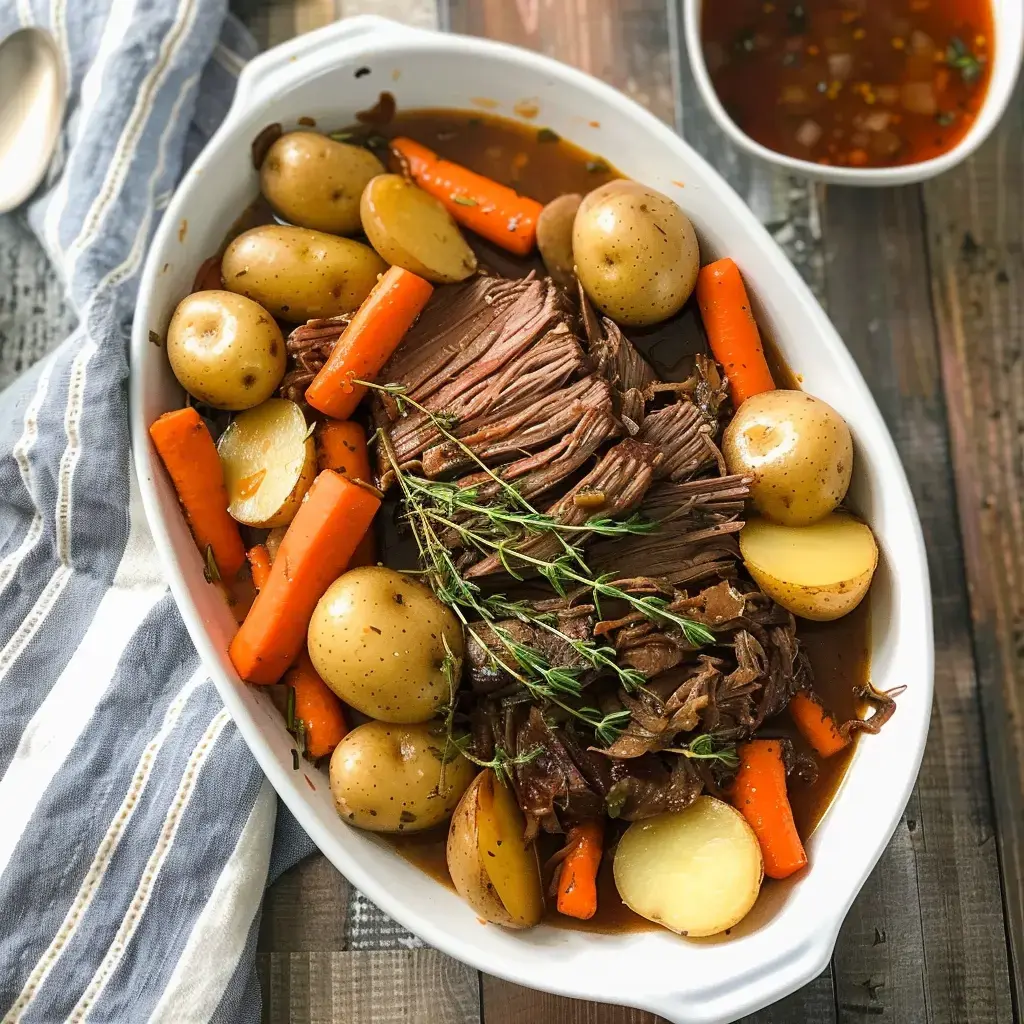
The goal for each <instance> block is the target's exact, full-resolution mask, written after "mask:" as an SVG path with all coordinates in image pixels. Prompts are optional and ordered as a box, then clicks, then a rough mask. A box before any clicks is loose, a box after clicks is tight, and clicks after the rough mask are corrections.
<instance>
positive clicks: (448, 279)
mask: <svg viewBox="0 0 1024 1024" xmlns="http://www.w3.org/2000/svg"><path fill="white" fill-rule="evenodd" d="M359 214H360V217H361V218H362V222H363V231H365V232H366V237H367V238H368V239H369V240H370V244H371V245H372V246H373V247H374V249H376V250H377V252H378V253H379V254H380V255H381V256H382V257H383V258H384V259H385V260H387V261H388V263H390V264H391V265H392V266H395V267H401V268H402V269H403V270H410V271H412V273H414V274H419V276H420V277H424V278H426V279H427V280H428V281H434V282H435V283H436V284H450V283H452V282H454V281H464V280H465V279H466V278H467V277H469V275H470V274H472V273H473V271H474V270H476V256H475V255H474V254H473V250H472V249H470V247H469V245H467V243H466V240H465V239H464V238H463V237H462V233H461V232H460V231H459V227H458V225H457V224H456V223H455V220H454V218H453V217H452V215H451V214H450V213H449V212H448V211H447V210H446V209H445V208H444V205H443V204H442V203H441V201H440V200H439V199H435V198H434V197H433V196H432V195H430V194H429V193H427V192H424V191H423V189H421V188H418V187H417V186H416V185H414V184H413V183H412V182H411V181H406V179H405V178H403V177H402V176H401V175H400V174H380V175H378V176H377V177H376V178H374V179H373V180H372V181H370V183H369V184H368V185H367V186H366V188H365V189H363V197H362V199H361V200H360V203H359Z"/></svg>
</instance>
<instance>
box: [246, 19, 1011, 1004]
mask: <svg viewBox="0 0 1024 1024" xmlns="http://www.w3.org/2000/svg"><path fill="white" fill-rule="evenodd" d="M719 2H721V3H726V2H729V0H719ZM236 9H237V10H238V12H239V13H240V14H241V15H242V17H243V18H244V19H245V20H246V21H247V23H248V24H249V25H250V26H251V27H252V29H253V31H254V32H255V33H256V34H257V36H258V37H259V39H260V41H261V43H263V44H272V43H275V42H279V41H281V40H282V39H285V38H288V37H289V36H291V35H294V34H295V33H299V32H304V31H307V30H309V29H311V28H315V27H317V26H319V25H321V24H325V23H327V22H329V21H331V20H333V19H334V18H337V17H341V16H345V15H351V14H356V13H366V12H372V13H379V14H384V15H387V16H390V17H393V18H396V19H398V20H402V21H407V22H410V23H414V24H417V25H423V26H429V27H435V26H436V27H440V28H444V29H449V30H451V31H456V32H464V33H469V34H471V35H480V36H488V37H491V38H495V39H502V40H506V41H509V42H514V43H518V44H520V45H522V46H525V47H529V48H532V49H537V50H541V51H543V52H544V53H547V54H550V55H551V56H554V57H557V58H558V59H560V60H563V61H566V62H568V63H570V64H575V65H577V66H579V67H581V68H584V69H585V70H587V71H589V72H591V73H592V74H594V75H597V76H598V77H600V78H603V79H604V80H606V81H608V82H611V83H612V84H613V85H615V86H617V87H618V88H620V89H622V90H624V91H625V92H626V93H628V94H629V95H630V96H632V97H634V98H635V99H637V100H638V101H639V102H640V103H643V104H644V105H645V106H647V107H649V108H650V109H651V110H652V111H654V113H655V114H657V115H658V116H659V117H661V118H662V119H663V120H665V121H666V122H668V123H669V124H671V125H674V126H675V127H676V128H677V129H678V130H679V131H680V132H682V133H683V134H684V135H685V136H686V138H687V139H689V141H690V142H691V143H692V144H693V145H695V146H696V147H697V148H698V149H699V150H700V151H701V152H702V153H703V154H704V155H705V156H707V157H708V158H709V159H710V160H711V162H712V163H713V164H714V165H715V166H716V167H717V168H718V169H719V170H720V171H721V172H722V173H723V174H724V175H726V177H728V178H729V179H730V181H731V182H732V183H733V184H734V185H735V187H736V188H737V189H738V191H739V192H740V194H741V195H743V196H744V197H745V198H746V199H747V201H748V202H749V204H750V205H751V207H752V208H753V209H754V211H755V213H756V214H757V215H758V216H759V217H760V218H761V219H762V220H763V221H764V222H765V223H766V224H767V225H768V227H769V228H770V230H771V231H772V233H773V234H774V236H775V237H776V239H777V240H778V241H779V243H780V244H781V245H782V246H783V248H784V249H785V250H786V252H787V254H788V255H789V256H790V258H791V259H792V260H793V262H794V263H795V264H796V265H797V267H798V268H799V270H800V272H801V273H802V274H803V276H804V277H805V278H806V280H807V282H808V283H809V284H810V286H811V287H812V288H813V290H814V292H815V293H816V294H817V295H818V297H819V298H820V299H821V301H822V302H823V304H824V305H825V307H826V308H827V310H828V312H829V315H830V316H831V317H832V320H833V321H834V323H835V324H836V326H837V327H838V329H839V332H840V333H841V334H842V336H843V337H844V338H845V339H846V343H847V345H848V346H849V347H850V350H851V351H852V352H853V355H854V357H855V358H856V359H857V362H858V363H859V365H860V367H861V370H862V371H863V373H864V376H865V377H866V378H867V381H868V383H869V385H870V386H871V388H872V390H873V391H874V394H875V398H876V399H877V401H878V404H879V405H880V407H881V409H882V413H883V415H884V416H885V418H886V420H887V422H888V424H889V429H890V430H891V431H892V434H893V437H894V438H895V440H896V444H897V447H898V448H899V450H900V454H901V455H902V457H903V462H904V465H905V466H906V469H907V473H908V474H909V477H910V482H911V486H912V487H913V490H914V495H915V497H916V499H917V503H918V508H919V510H920V513H921V519H922V522H923V524H924V534H925V540H926V543H927V546H928V553H929V559H930V565H931V573H932V586H933V594H934V601H935V640H936V678H935V705H934V713H933V717H932V725H931V734H930V737H929V741H928V747H927V750H926V752H925V757H924V765H923V767H922V770H921V777H920V779H919V781H918V785H917V789H916V790H915V792H914V795H913V797H912V798H911V801H910V805H909V806H908V807H907V810H906V813H905V815H904V817H903V820H902V822H901V823H900V826H899V828H898V829H897V832H896V835H895V836H894V838H893V840H892V842H891V844H890V846H889V849H888V850H887V851H886V854H885V856H884V857H883V858H882V861H881V863H880V864H879V866H878V868H877V869H876V871H875V872H874V874H873V875H872V877H871V879H870V880H869V881H868V883H867V885H866V886H865V887H864V890H863V891H862V892H861V894H860V897H859V898H858V900H857V902H856V903H855V904H854V907H853V909H852V910H851V912H850V915H849V917H848V918H847V920H846V924H845V925H844V927H843V930H842V933H841V935H840V938H839V942H838V945H837V947H836V951H835V955H834V957H833V959H832V964H831V966H830V969H829V970H828V971H826V972H825V973H824V974H823V975H822V976H821V977H820V978H818V979H817V980H815V981H814V982H812V983H811V984H810V985H808V986H807V987H806V988H805V989H803V990H802V991H801V992H798V993H796V994H795V995H793V996H791V997H790V998H788V999H786V1000H784V1001H783V1002H781V1003H779V1004H777V1005H776V1006H774V1007H772V1008H770V1009H768V1010H765V1011H763V1012H762V1013H760V1014H757V1015H756V1016H755V1017H753V1018H750V1020H756V1021H758V1022H766V1021H778V1022H792V1024H796V1022H804V1021H810V1022H815V1024H817V1022H822V1024H826V1022H833V1021H844V1022H846V1021H863V1020H871V1021H879V1022H890V1021H891V1022H893V1024H908V1022H918V1021H934V1022H947V1021H963V1022H970V1024H985V1022H989V1021H998V1022H1000V1024H1002V1022H1007V1021H1011V1020H1020V1019H1021V1018H1020V1014H1021V1012H1022V1007H1024V982H1022V975H1024V800H1022V790H1024V785H1022V779H1024V502H1022V499H1021V495H1022V494H1024V358H1022V357H1024V90H1022V89H1018V92H1017V96H1016V97H1015V99H1014V102H1013V104H1012V106H1011V109H1010V111H1009V112H1008V114H1007V115H1006V117H1005V119H1004V121H1003V124H1002V126H1001V128H1000V129H999V131H998V132H997V133H996V135H995V137H994V138H993V139H991V140H990V141H989V143H988V144H987V145H986V146H985V147H984V148H983V149H982V150H981V152H980V153H979V154H978V155H977V156H976V157H975V158H974V159H973V160H971V161H969V162H968V163H967V164H965V165H964V166H962V167H961V168H959V169H958V170H956V171H954V172H952V173H950V174H948V175H946V176H944V177H942V178H940V179H939V180H937V181H933V182H930V183H928V184H926V185H924V186H913V187H908V188H902V189H893V190H879V191H871V190H855V189H841V188H824V187H817V186H814V185H811V184H809V183H808V182H806V181H804V180H802V179H800V178H795V177H787V176H784V175H780V174H777V173H775V172H773V171H772V170H771V169H769V168H767V167H765V166H761V165H755V164H753V163H751V161H749V160H748V159H746V158H745V157H743V156H741V155H740V154H739V153H738V152H737V151H736V150H735V149H734V148H733V147H732V146H731V145H730V144H729V143H728V142H727V141H726V140H725V139H724V138H723V137H722V135H721V134H720V133H719V132H717V131H716V130H715V129H714V128H713V127H712V125H711V124H710V123H709V119H708V116H707V114H706V113H705V111H704V110H703V108H702V106H701V102H700V100H699V99H698V97H697V94H696V92H695V90H694V86H693V81H692V78H691V74H690V70H689V68H688V67H687V64H686V59H685V55H684V52H683V47H682V45H681V40H680V27H679V20H680V19H679V11H678V9H677V3H676V0H438V2H437V3H436V4H435V0H275V2H273V3H270V4H260V3H259V0H239V2H237V3H236ZM259 969H260V978H261V983H262V987H263V994H264V1003H265V1010H264V1017H265V1019H266V1020H268V1021H272V1022H274V1024H278V1022H285V1021H291V1022H294V1024H304V1022H307V1021H308V1022H318V1024H319V1022H333V1021H337V1022H344V1024H370V1022H373V1024H384V1022H390V1021H405V1022H409V1021H411V1022H417V1024H448V1022H452V1024H455V1022H458V1024H469V1022H480V1021H485V1022H486V1024H506V1022H508V1024H511V1022H513V1021H516V1022H522V1021H530V1022H533V1021H538V1022H548V1021H558V1022H570V1021H577V1022H583V1021H587V1022H593V1024H599V1022H600V1024H613V1022H614V1024H624V1022H627V1021H628V1022H632V1024H641V1022H644V1024H649V1022H652V1021H654V1020H655V1018H653V1017H651V1016H650V1015H649V1014H645V1013H640V1012H638V1011H635V1010H627V1009H619V1008H614V1007H607V1006H599V1005H597V1004H591V1003H579V1002H572V1001H569V1000H565V999H558V998H554V997H551V996H546V995H541V994H539V993H535V992H530V991H527V990H525V989H522V988H518V987H516V986H514V985H509V984H507V983H505V982H501V981H498V980H496V979H494V978H490V977H486V976H484V977H481V976H479V975H478V974H477V972H475V971H472V970H470V969H469V968H467V967H464V966H463V965H461V964H459V963H456V962H455V961H453V960H450V959H448V958H447V957H445V956H443V955H442V954H440V953H437V952H435V951H433V950H429V949H425V948H422V947H421V946H420V944H419V943H418V942H417V941H416V940H414V939H413V938H412V937H411V936H409V935H407V934H406V933H404V932H403V931H402V930H401V929H399V928H398V927H397V926H396V925H394V924H392V923H390V922H388V921H387V919H386V918H384V917H383V915H382V914H381V913H380V912H379V911H377V910H376V908H374V907H373V906H372V905H370V904H369V903H368V901H366V900H365V899H364V898H363V897H361V896H359V895H358V894H356V893H354V892H352V891H351V890H350V888H349V886H348V885H347V883H346V882H345V881H344V879H343V878H342V877H341V876H340V875H339V874H338V873H337V872H336V871H335V870H334V869H333V868H332V867H331V866H330V865H329V864H328V863H327V862H326V861H325V860H324V858H322V857H315V858H312V859H310V860H309V861H307V862H306V863H304V864H302V865H300V866H299V867H297V868H296V869H295V870H294V871H292V872H290V873H289V874H288V875H286V876H285V877H284V878H282V879H281V880H280V881H279V882H278V883H277V884H276V885H275V886H274V887H273V889H272V890H271V891H270V892H269V894H268V896H267V901H266V906H265V909H264V916H263V927H262V931H261V934H260V942H259Z"/></svg>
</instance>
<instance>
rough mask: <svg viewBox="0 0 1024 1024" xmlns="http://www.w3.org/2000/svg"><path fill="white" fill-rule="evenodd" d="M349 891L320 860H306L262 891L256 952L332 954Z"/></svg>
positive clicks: (341, 941)
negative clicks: (261, 908)
mask: <svg viewBox="0 0 1024 1024" xmlns="http://www.w3.org/2000/svg"><path fill="white" fill-rule="evenodd" d="M350 893H351V886H350V885H349V883H348V882H347V881H346V880H345V878H344V877H343V876H342V875H341V873H340V872H339V871H338V870H337V868H335V867H334V865H333V864H331V862H330V861H329V860H328V859H327V858H326V857H324V856H321V855H319V854H316V855H314V856H312V857H307V858H306V859H305V860H304V861H301V862H300V863H298V864H296V865H295V867H293V868H292V869H291V870H290V871H286V872H285V873H284V874H283V875H282V876H281V877H280V878H279V879H278V880H277V881H276V882H275V883H274V884H273V885H272V886H271V887H270V888H269V889H268V890H267V895H266V897H265V899H264V901H263V916H262V918H261V920H260V934H259V940H258V943H257V947H256V948H257V950H258V951H259V952H261V953H262V952H273V953H300V952H301V953H306V952H314V951H315V952H336V951H339V950H343V949H345V919H346V916H347V914H348V907H349V897H350Z"/></svg>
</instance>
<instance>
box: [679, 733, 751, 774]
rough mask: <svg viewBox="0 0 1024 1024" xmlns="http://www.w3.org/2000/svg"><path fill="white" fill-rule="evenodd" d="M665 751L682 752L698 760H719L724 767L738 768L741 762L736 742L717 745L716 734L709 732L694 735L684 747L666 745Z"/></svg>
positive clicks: (684, 755)
mask: <svg viewBox="0 0 1024 1024" xmlns="http://www.w3.org/2000/svg"><path fill="white" fill-rule="evenodd" d="M664 753H666V754H681V755H682V756H683V757H690V758H693V759H695V760H698V761H717V762H718V763H719V764H720V765H721V766H722V767H723V768H738V767H739V764H740V756H739V754H738V753H737V752H736V744H735V743H723V744H721V745H720V746H716V745H715V738H714V736H712V735H711V734H710V733H707V732H704V733H701V734H700V735H699V736H694V738H693V739H692V740H690V742H689V743H687V744H686V746H684V747H666V748H665V750H664Z"/></svg>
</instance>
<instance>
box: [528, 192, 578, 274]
mask: <svg viewBox="0 0 1024 1024" xmlns="http://www.w3.org/2000/svg"><path fill="white" fill-rule="evenodd" d="M582 202H583V196H581V195H580V194H579V193H578V192H567V193H566V194H565V195H562V196H558V198H557V199H552V200H551V202H550V203H548V204H547V206H545V207H544V209H543V210H541V211H540V216H539V217H538V218H537V248H538V249H539V250H540V258H541V259H542V260H543V261H544V266H545V267H546V268H547V272H548V273H549V274H550V275H551V278H552V280H553V281H554V282H555V283H556V284H560V285H561V286H562V287H563V288H571V287H572V285H573V282H574V281H575V279H576V273H575V271H574V270H573V266H574V260H573V255H572V229H573V224H574V223H575V221H576V212H577V211H578V210H579V208H580V203H582Z"/></svg>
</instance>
